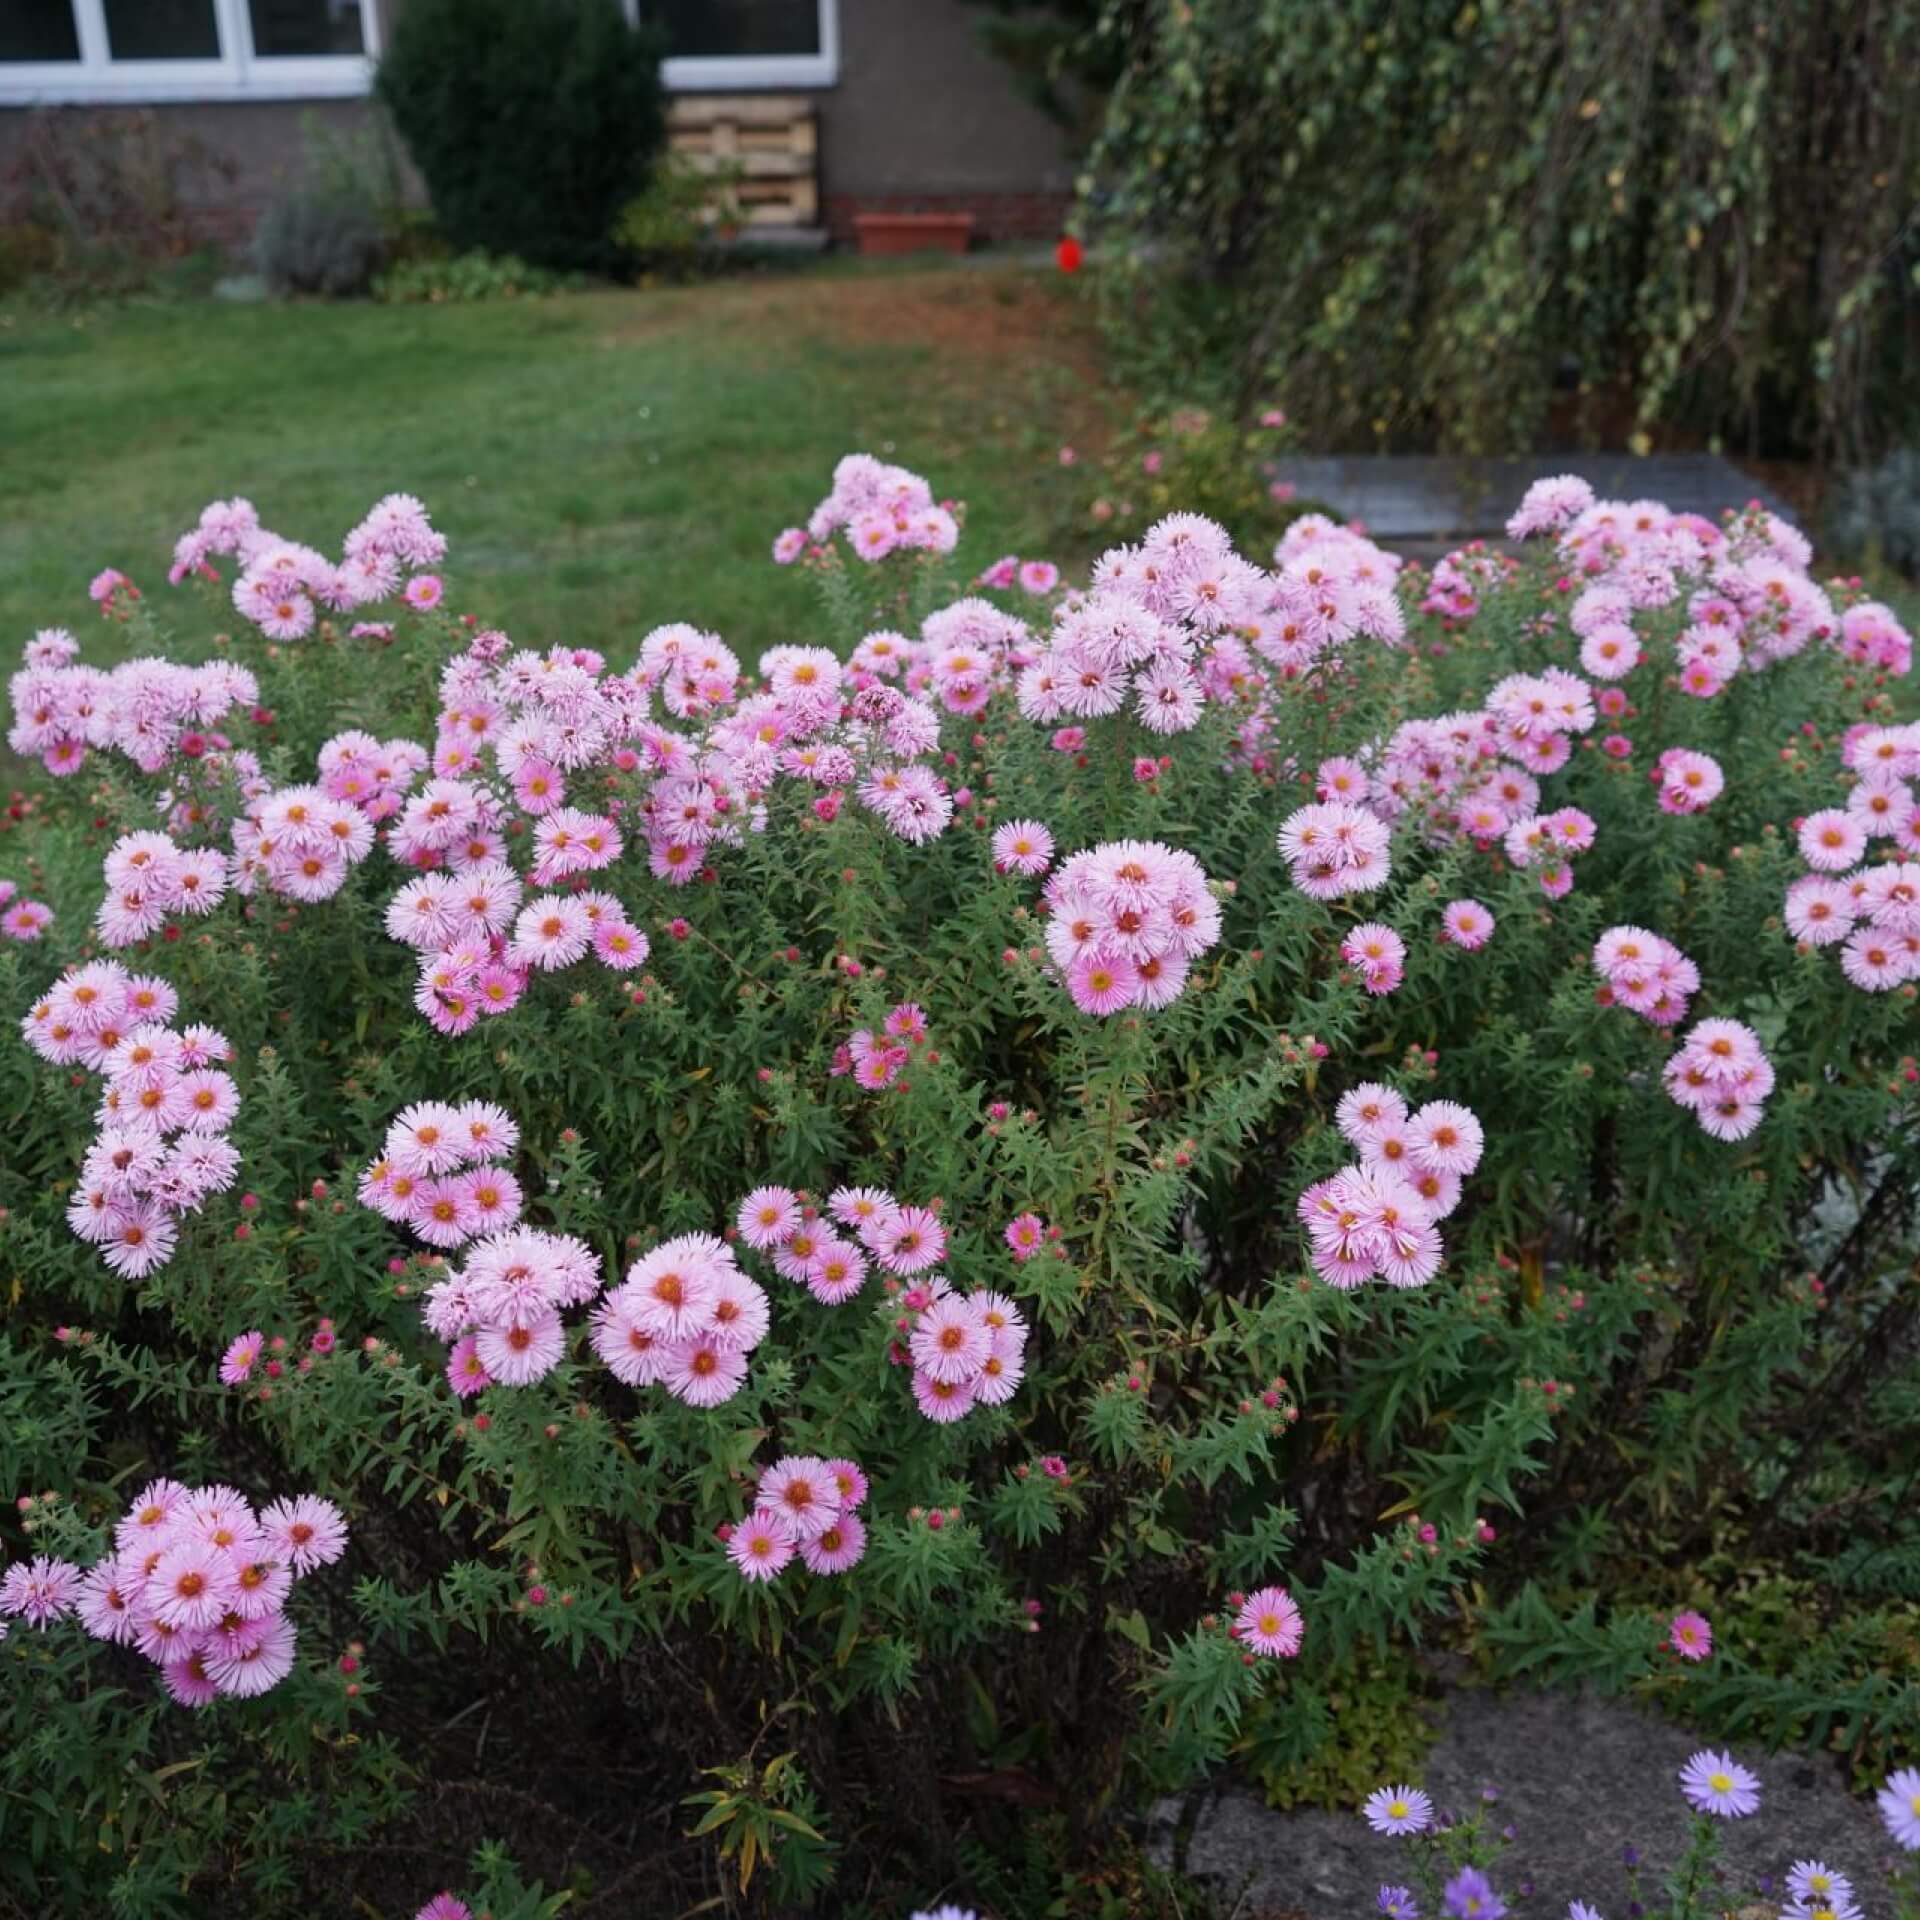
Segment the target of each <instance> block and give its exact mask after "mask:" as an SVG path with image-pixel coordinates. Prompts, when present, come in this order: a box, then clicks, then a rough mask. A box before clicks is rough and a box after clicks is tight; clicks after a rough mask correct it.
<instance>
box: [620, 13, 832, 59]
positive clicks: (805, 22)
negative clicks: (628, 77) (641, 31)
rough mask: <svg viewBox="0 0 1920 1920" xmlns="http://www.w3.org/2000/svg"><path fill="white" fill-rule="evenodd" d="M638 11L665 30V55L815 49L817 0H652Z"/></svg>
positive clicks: (729, 56) (721, 55)
mask: <svg viewBox="0 0 1920 1920" xmlns="http://www.w3.org/2000/svg"><path fill="white" fill-rule="evenodd" d="M641 15H642V17H643V18H645V19H647V20H649V21H653V22H656V23H657V24H658V25H660V26H662V27H664V28H665V29H666V34H667V55H668V58H670V59H680V60H705V59H739V58H742V57H752V56H754V55H764V54H796V53H818V52H819V51H820V0H652V4H643V5H642V7H641Z"/></svg>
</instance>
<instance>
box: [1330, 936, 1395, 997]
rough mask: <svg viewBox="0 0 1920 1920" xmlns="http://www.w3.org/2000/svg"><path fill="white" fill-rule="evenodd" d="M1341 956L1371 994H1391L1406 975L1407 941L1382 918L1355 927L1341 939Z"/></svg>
mask: <svg viewBox="0 0 1920 1920" xmlns="http://www.w3.org/2000/svg"><path fill="white" fill-rule="evenodd" d="M1340 957H1341V959H1343V960H1344V961H1345V962H1346V963H1347V965H1348V966H1350V967H1352V968H1353V969H1354V970H1355V971H1356V972H1357V973H1358V974H1359V975H1360V980H1361V984H1362V985H1363V986H1364V987H1365V988H1366V990H1367V991H1368V992H1369V993H1373V994H1382V993H1391V992H1392V991H1393V990H1394V988H1396V987H1397V986H1399V984H1400V982H1401V981H1402V979H1404V978H1405V975H1406V964H1407V946H1406V942H1405V941H1404V940H1402V939H1401V938H1400V936H1399V935H1398V934H1397V933H1395V932H1394V930H1393V929H1392V928H1391V927H1386V926H1382V925H1380V924H1379V922H1378V921H1372V920H1370V921H1367V922H1365V923H1364V924H1363V925H1361V926H1357V927H1355V928H1353V929H1352V930H1351V931H1350V932H1349V933H1348V934H1347V936H1346V938H1345V939H1344V940H1342V941H1341V942H1340Z"/></svg>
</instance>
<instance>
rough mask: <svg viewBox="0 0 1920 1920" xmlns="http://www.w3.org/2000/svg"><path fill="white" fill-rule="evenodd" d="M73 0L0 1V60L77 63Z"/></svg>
mask: <svg viewBox="0 0 1920 1920" xmlns="http://www.w3.org/2000/svg"><path fill="white" fill-rule="evenodd" d="M79 58H80V33H79V29H78V28H76V27H75V26H74V24H73V0H0V60H78V59H79Z"/></svg>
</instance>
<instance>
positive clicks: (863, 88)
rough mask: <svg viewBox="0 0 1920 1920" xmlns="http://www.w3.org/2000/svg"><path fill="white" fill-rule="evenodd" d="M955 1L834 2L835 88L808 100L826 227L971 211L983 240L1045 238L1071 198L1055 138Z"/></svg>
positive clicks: (1066, 163)
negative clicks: (813, 108) (813, 109)
mask: <svg viewBox="0 0 1920 1920" xmlns="http://www.w3.org/2000/svg"><path fill="white" fill-rule="evenodd" d="M981 16H982V9H981V8H979V7H977V6H972V5H968V4H967V0H840V84H839V85H838V86H837V87H835V88H833V89H831V90H830V91H828V92H825V93H822V94H820V95H819V96H817V98H818V102H819V111H820V185H821V192H822V196H823V207H824V212H825V217H826V220H827V224H828V225H829V226H830V227H831V228H832V229H833V231H834V233H835V234H836V236H838V237H841V238H845V237H847V236H848V235H849V234H851V232H852V230H853V216H854V214H855V213H857V212H868V211H872V212H880V211H926V212H934V211H943V210H945V209H948V208H953V209H956V210H966V211H971V212H972V213H974V214H975V215H977V216H978V222H979V231H980V232H981V233H982V234H983V235H985V236H986V237H987V238H989V239H993V240H1007V239H1033V238H1050V237H1051V236H1052V235H1054V234H1055V233H1057V232H1058V231H1059V229H1060V221H1061V218H1062V216H1063V215H1064V213H1065V211H1066V208H1067V204H1068V202H1069V200H1070V199H1071V197H1072V193H1073V160H1072V155H1071V152H1070V150H1069V148H1068V145H1067V141H1066V137H1065V135H1064V133H1063V132H1062V130H1061V129H1060V128H1059V127H1058V126H1056V125H1055V124H1054V122H1053V121H1052V120H1050V119H1049V118H1048V117H1047V116H1046V115H1045V114H1044V113H1042V112H1041V111H1040V109H1039V108H1038V107H1036V106H1034V105H1032V104H1031V103H1030V102H1029V101H1028V100H1026V99H1025V98H1023V97H1022V95H1021V94H1020V92H1019V91H1018V89H1017V88H1016V86H1015V85H1014V81H1013V76H1012V75H1011V74H1010V73H1009V71H1008V69H1007V68H1006V66H1005V65H1004V64H1003V63H1002V62H1000V61H999V60H997V59H995V57H994V56H993V55H992V54H991V53H989V52H988V51H987V49H986V47H985V46H984V45H983V44H982V43H981V40H980V36H979V23H980V19H981Z"/></svg>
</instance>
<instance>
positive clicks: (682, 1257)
mask: <svg viewBox="0 0 1920 1920" xmlns="http://www.w3.org/2000/svg"><path fill="white" fill-rule="evenodd" d="M713 1266H714V1261H713V1259H712V1257H711V1255H710V1254H709V1253H708V1251H707V1249H706V1247H705V1246H704V1245H703V1244H702V1242H701V1241H700V1239H699V1238H698V1237H697V1236H692V1235H686V1234H682V1235H680V1236H679V1237H678V1238H676V1239H673V1240H667V1241H663V1242H662V1243H661V1244H660V1245H659V1246H657V1247H655V1248H654V1249H653V1250H652V1252H650V1253H646V1254H643V1255H641V1257H640V1258H639V1259H638V1260H636V1261H635V1262H634V1263H633V1265H632V1266H630V1267H629V1268H628V1269H627V1277H626V1281H625V1283H624V1285H623V1286H622V1287H621V1289H620V1294H621V1298H622V1299H623V1300H626V1301H628V1302H630V1303H631V1307H632V1313H633V1319H634V1323H635V1324H636V1325H637V1326H641V1327H644V1328H645V1329H646V1330H647V1331H648V1332H649V1333H651V1334H653V1335H655V1336H656V1337H657V1338H659V1339H662V1340H688V1339H691V1338H692V1337H693V1336H694V1335H696V1334H698V1333H700V1332H702V1331H703V1330H704V1329H705V1328H706V1327H707V1326H708V1325H709V1323H710V1320H711V1316H712V1311H713V1303H714V1296H715V1291H716V1289H715V1285H714V1274H713Z"/></svg>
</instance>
